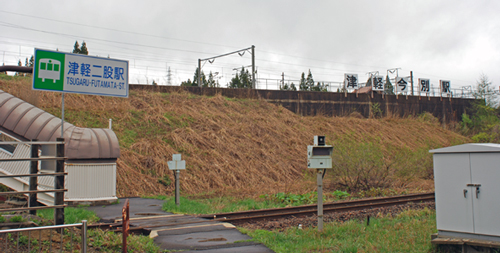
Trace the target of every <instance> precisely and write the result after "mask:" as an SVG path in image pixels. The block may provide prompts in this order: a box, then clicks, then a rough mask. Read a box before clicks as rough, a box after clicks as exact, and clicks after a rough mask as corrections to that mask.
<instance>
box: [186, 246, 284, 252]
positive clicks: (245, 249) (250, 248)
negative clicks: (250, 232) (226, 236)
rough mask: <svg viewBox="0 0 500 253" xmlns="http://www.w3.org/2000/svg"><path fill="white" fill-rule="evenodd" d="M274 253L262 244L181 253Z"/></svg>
mask: <svg viewBox="0 0 500 253" xmlns="http://www.w3.org/2000/svg"><path fill="white" fill-rule="evenodd" d="M234 252H238V253H274V251H272V250H271V249H269V248H267V247H266V246H264V245H262V244H255V245H240V244H236V245H234V247H227V248H220V247H219V248H214V249H205V250H204V249H199V250H188V251H182V253H234Z"/></svg>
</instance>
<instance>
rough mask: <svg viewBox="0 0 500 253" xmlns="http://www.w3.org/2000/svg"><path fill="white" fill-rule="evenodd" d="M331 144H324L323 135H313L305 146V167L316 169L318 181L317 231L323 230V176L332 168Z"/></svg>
mask: <svg viewBox="0 0 500 253" xmlns="http://www.w3.org/2000/svg"><path fill="white" fill-rule="evenodd" d="M332 153H333V146H330V145H325V136H314V145H313V146H311V145H309V146H307V168H309V169H316V180H317V183H318V231H320V232H321V231H323V177H324V176H325V173H326V169H331V168H332Z"/></svg>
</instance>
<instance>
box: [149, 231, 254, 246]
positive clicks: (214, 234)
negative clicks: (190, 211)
mask: <svg viewBox="0 0 500 253" xmlns="http://www.w3.org/2000/svg"><path fill="white" fill-rule="evenodd" d="M250 239H252V238H251V237H250V236H248V235H244V234H241V233H240V232H239V231H238V230H236V229H228V230H216V231H209V232H197V233H188V234H181V235H165V236H158V237H155V238H154V242H155V243H156V244H157V245H159V246H160V247H161V248H162V249H170V250H184V249H196V248H205V247H210V246H222V245H226V244H232V243H234V242H236V241H245V240H250Z"/></svg>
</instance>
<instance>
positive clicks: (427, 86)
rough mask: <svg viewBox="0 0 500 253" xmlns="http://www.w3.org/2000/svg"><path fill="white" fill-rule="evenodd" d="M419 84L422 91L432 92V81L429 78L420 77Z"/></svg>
mask: <svg viewBox="0 0 500 253" xmlns="http://www.w3.org/2000/svg"><path fill="white" fill-rule="evenodd" d="M418 86H419V88H420V92H421V93H425V94H429V93H430V92H431V81H430V80H429V79H423V78H422V79H421V78H419V79H418Z"/></svg>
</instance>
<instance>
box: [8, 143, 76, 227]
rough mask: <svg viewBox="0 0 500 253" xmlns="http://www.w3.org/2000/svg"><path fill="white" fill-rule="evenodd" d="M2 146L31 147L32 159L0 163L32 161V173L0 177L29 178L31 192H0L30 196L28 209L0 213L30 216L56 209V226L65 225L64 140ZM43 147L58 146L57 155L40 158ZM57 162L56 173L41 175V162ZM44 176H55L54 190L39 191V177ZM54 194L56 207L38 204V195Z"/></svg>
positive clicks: (18, 159) (14, 209)
mask: <svg viewBox="0 0 500 253" xmlns="http://www.w3.org/2000/svg"><path fill="white" fill-rule="evenodd" d="M1 144H2V145H21V144H27V145H31V157H30V158H28V157H25V158H7V159H0V162H18V161H30V162H31V166H30V173H29V174H16V175H0V178H13V177H19V178H20V177H29V178H30V179H29V191H12V192H0V195H15V194H28V198H29V201H28V207H22V208H8V209H0V212H14V211H29V212H30V214H32V215H36V210H39V209H47V208H54V219H55V222H54V223H55V224H56V225H61V224H64V208H65V207H66V205H65V204H64V192H66V191H67V189H65V188H64V176H65V175H67V173H66V172H64V161H65V160H66V157H64V138H57V141H55V142H43V141H37V140H33V141H30V142H1ZM41 145H56V155H55V156H52V157H40V156H39V150H40V148H41ZM51 160H55V161H56V168H55V173H39V163H38V162H39V161H51ZM43 176H53V177H54V189H52V190H38V177H43ZM47 192H54V205H52V206H40V205H39V203H38V193H47Z"/></svg>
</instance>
